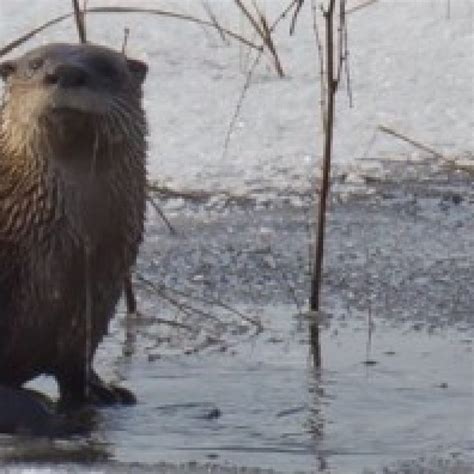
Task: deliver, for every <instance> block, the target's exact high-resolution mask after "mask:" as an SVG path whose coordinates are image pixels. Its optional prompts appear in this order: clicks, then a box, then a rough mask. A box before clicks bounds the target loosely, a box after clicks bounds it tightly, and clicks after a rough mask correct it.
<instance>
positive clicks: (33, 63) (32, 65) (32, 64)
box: [28, 58, 44, 72]
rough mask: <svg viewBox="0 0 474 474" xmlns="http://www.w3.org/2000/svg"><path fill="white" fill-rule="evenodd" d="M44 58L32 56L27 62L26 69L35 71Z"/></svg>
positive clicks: (41, 64)
mask: <svg viewBox="0 0 474 474" xmlns="http://www.w3.org/2000/svg"><path fill="white" fill-rule="evenodd" d="M43 64H44V60H43V59H42V58H33V59H31V60H30V61H29V62H28V69H29V70H30V71H33V72H34V71H37V70H38V69H40V68H41V66H43Z"/></svg>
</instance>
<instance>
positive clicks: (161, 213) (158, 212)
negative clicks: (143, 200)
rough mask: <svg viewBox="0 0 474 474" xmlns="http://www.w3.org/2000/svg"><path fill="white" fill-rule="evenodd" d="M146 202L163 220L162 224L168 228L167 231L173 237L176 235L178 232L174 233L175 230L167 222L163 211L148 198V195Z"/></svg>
mask: <svg viewBox="0 0 474 474" xmlns="http://www.w3.org/2000/svg"><path fill="white" fill-rule="evenodd" d="M147 201H148V202H149V203H150V204H151V206H152V207H153V209H154V210H155V211H156V213H157V214H158V215H159V216H160V217H161V219H162V220H163V222H164V223H165V224H166V226H167V227H168V229H169V231H170V232H171V233H172V234H173V235H176V234H177V233H178V232H177V231H176V229H175V228H174V227H173V225H172V224H171V222H170V221H169V220H168V218H167V217H166V215H165V213H164V212H163V210H162V209H161V207H160V206H158V204H157V203H156V202H155V200H154V199H153V198H152V197H151V196H150V195H148V196H147Z"/></svg>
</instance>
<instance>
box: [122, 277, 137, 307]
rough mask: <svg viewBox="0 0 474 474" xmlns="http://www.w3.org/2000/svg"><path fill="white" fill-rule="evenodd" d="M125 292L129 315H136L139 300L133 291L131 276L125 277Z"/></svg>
mask: <svg viewBox="0 0 474 474" xmlns="http://www.w3.org/2000/svg"><path fill="white" fill-rule="evenodd" d="M123 291H124V294H125V306H126V307H127V313H128V314H135V313H136V312H137V299H136V298H135V293H134V291H133V284H132V278H131V277H130V275H127V276H126V277H125V280H124V282H123Z"/></svg>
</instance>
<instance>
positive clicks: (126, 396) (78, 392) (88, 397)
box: [59, 372, 137, 409]
mask: <svg viewBox="0 0 474 474" xmlns="http://www.w3.org/2000/svg"><path fill="white" fill-rule="evenodd" d="M73 380H74V382H73ZM61 382H62V383H61ZM72 382H73V383H72ZM59 385H60V392H61V398H60V402H59V404H60V406H61V407H62V408H63V409H68V408H74V407H78V406H82V405H95V406H108V405H134V404H135V403H136V401H137V399H136V397H135V395H134V394H133V393H132V392H131V391H130V390H128V389H126V388H123V387H117V386H115V385H113V384H107V383H105V382H104V381H103V380H102V379H101V378H100V377H99V376H98V375H97V374H96V373H95V372H93V373H92V374H91V375H90V377H89V380H88V382H87V384H86V383H78V379H72V378H71V377H68V379H67V382H66V381H65V380H64V379H63V380H60V381H59Z"/></svg>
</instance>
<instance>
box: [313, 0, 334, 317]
mask: <svg viewBox="0 0 474 474" xmlns="http://www.w3.org/2000/svg"><path fill="white" fill-rule="evenodd" d="M335 3H336V0H330V2H329V6H328V10H327V11H325V12H324V19H325V25H326V44H325V46H326V83H327V91H326V92H327V107H326V123H327V129H326V133H325V137H324V154H323V181H322V186H321V192H320V196H319V208H318V212H317V222H318V227H317V235H316V246H315V256H314V262H315V263H314V267H313V275H312V279H311V298H310V305H311V309H312V310H313V311H319V307H320V297H321V285H322V279H323V275H322V273H323V257H324V234H325V230H326V229H325V228H326V208H327V199H328V194H329V184H330V173H331V158H332V139H333V127H334V107H335V95H336V91H337V82H336V80H335V77H336V76H335V72H336V71H335V69H334V66H335V64H334V62H335V58H334V9H335Z"/></svg>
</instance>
